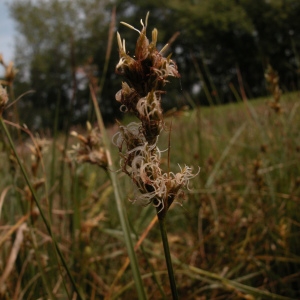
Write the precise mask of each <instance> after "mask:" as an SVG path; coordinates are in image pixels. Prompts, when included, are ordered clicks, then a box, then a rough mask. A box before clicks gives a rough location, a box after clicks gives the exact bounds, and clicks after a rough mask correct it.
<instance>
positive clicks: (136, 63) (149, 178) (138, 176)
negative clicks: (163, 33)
mask: <svg viewBox="0 0 300 300" xmlns="http://www.w3.org/2000/svg"><path fill="white" fill-rule="evenodd" d="M148 17H149V12H148V13H147V15H146V18H145V23H144V22H143V20H141V21H140V23H141V25H142V29H141V31H139V30H137V29H136V28H134V27H133V26H131V25H129V24H127V23H125V22H121V23H122V24H124V25H125V26H127V27H129V28H131V29H133V30H135V31H137V32H139V37H138V39H137V43H136V48H135V56H134V57H130V56H129V55H128V54H126V50H125V40H123V42H122V40H121V36H120V34H119V33H117V39H118V45H119V53H120V60H119V62H118V64H117V66H116V71H117V73H118V74H120V75H123V76H124V77H125V81H124V82H123V83H122V89H121V90H120V91H118V92H117V93H116V100H117V101H118V102H120V105H121V107H120V108H121V110H122V111H123V112H126V111H130V112H133V113H134V114H135V115H136V116H137V117H138V118H139V120H140V122H141V123H134V122H133V123H130V124H128V125H127V126H122V125H119V132H117V133H116V134H115V135H114V136H113V139H112V142H113V143H114V144H115V145H116V146H117V147H118V149H119V152H120V156H121V159H120V165H121V170H122V171H123V172H124V173H126V174H127V175H128V176H129V177H130V178H131V179H132V182H133V183H134V184H135V186H136V189H137V193H138V195H137V196H136V199H135V200H134V201H133V202H139V203H141V204H142V205H147V204H149V203H152V204H153V206H155V207H156V209H157V213H158V216H159V217H160V218H164V216H165V215H166V213H167V211H168V209H169V207H170V205H171V204H172V202H173V201H174V199H175V198H176V196H177V195H178V194H179V191H180V190H181V189H183V188H188V184H189V180H190V179H192V178H193V177H195V176H196V175H197V174H198V173H199V172H198V173H197V174H193V173H192V169H191V168H190V167H188V166H185V167H184V168H181V167H180V166H179V168H180V172H178V173H176V174H175V173H173V172H170V171H169V170H168V172H164V171H163V170H162V168H161V163H162V159H161V153H162V151H161V150H160V149H159V148H158V147H157V141H158V137H159V134H160V132H161V131H162V129H163V128H164V127H165V126H164V121H163V112H162V108H161V95H162V94H163V93H164V91H163V88H164V86H165V85H166V83H167V82H168V77H170V76H172V77H179V76H180V75H179V73H178V70H177V66H176V64H175V62H174V61H173V60H172V59H171V56H170V55H169V56H168V57H164V56H163V53H164V51H165V50H166V48H167V47H168V44H167V45H166V46H165V47H164V48H163V49H162V50H161V51H160V52H159V51H158V50H157V49H156V43H157V36H158V31H157V29H153V31H152V41H151V43H149V40H148V38H147V36H146V28H147V25H148Z"/></svg>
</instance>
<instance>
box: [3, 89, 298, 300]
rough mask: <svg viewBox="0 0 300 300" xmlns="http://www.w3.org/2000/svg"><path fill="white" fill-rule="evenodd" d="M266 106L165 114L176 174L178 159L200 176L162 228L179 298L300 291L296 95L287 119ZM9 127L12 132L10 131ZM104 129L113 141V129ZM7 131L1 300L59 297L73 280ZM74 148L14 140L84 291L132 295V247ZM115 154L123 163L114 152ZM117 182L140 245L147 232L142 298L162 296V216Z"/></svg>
mask: <svg viewBox="0 0 300 300" xmlns="http://www.w3.org/2000/svg"><path fill="white" fill-rule="evenodd" d="M268 101H271V98H270V99H260V100H256V101H251V102H245V103H239V104H229V105H225V106H217V107H209V108H195V109H193V110H189V111H184V112H180V113H177V114H178V115H177V116H176V117H169V119H167V122H169V123H170V122H171V121H172V130H171V131H170V132H165V133H164V135H165V136H166V138H165V139H161V140H162V142H161V143H162V147H167V146H168V145H167V142H164V141H167V140H168V135H169V134H170V135H171V140H172V143H171V151H170V162H171V168H173V167H174V166H173V165H176V164H177V163H179V164H182V163H187V164H189V165H193V166H195V167H197V166H198V165H200V166H201V173H200V175H199V176H197V178H195V179H194V180H193V181H192V182H191V184H190V190H189V191H188V192H186V193H185V195H183V196H182V197H181V198H179V199H177V200H176V201H175V203H174V204H173V206H172V209H171V211H170V212H169V214H168V218H167V221H166V226H167V228H168V231H169V242H170V249H171V254H172V256H173V263H174V269H175V274H176V275H175V276H176V279H177V287H178V293H179V296H182V297H183V296H184V298H185V299H196V298H199V299H297V298H298V297H299V295H300V294H299V290H300V289H299V276H300V274H299V263H300V258H299V248H300V245H299V226H300V223H299V219H300V218H299V210H298V206H299V201H300V176H299V175H300V172H299V168H300V167H299V156H300V144H299V122H300V120H299V115H300V114H299V94H298V93H294V94H287V95H284V97H282V100H281V107H282V110H281V113H280V114H277V113H276V112H274V111H273V110H272V109H271V108H270V106H269V105H268ZM8 125H9V124H8ZM9 130H10V131H11V132H12V133H16V129H15V128H13V127H12V126H10V128H9ZM108 132H109V133H110V136H112V133H113V132H114V131H113V129H110V130H108ZM3 134H4V133H3V132H2V138H1V183H0V184H1V198H0V200H1V202H0V204H1V206H0V207H1V210H0V212H1V227H0V228H1V240H0V243H1V265H0V268H1V274H2V276H1V281H0V282H1V295H2V296H1V297H2V299H38V298H44V297H46V294H47V290H51V291H52V294H53V295H54V297H55V298H54V299H64V298H65V297H66V294H65V293H66V292H65V289H64V285H66V288H67V289H69V290H72V289H71V288H70V283H69V280H68V278H67V276H66V274H65V270H64V269H63V268H62V266H61V265H60V263H58V262H57V258H56V254H55V250H54V248H53V245H52V243H51V236H49V233H48V232H47V230H46V228H45V224H44V222H43V220H42V219H41V216H40V214H39V212H38V210H37V209H36V206H35V203H34V201H33V199H32V194H31V193H30V191H29V190H28V185H27V184H26V182H25V181H24V178H23V176H22V174H21V171H20V166H19V165H18V164H17V163H16V158H15V155H14V154H13V153H12V151H11V150H10V147H9V145H8V142H7V138H6V137H4V135H3ZM16 134H17V133H16ZM74 143H76V139H75V138H71V139H70V140H69V144H68V145H67V146H65V145H64V137H63V136H58V137H56V138H53V137H48V136H39V137H38V136H34V137H31V138H29V137H28V136H26V135H24V134H21V138H20V140H17V141H16V144H17V149H18V153H19V155H20V159H21V162H22V164H23V166H24V168H26V170H27V172H28V174H29V177H30V181H31V183H32V185H33V187H34V190H35V192H36V194H37V197H38V199H39V201H40V205H41V208H42V210H43V211H44V213H45V214H46V216H47V218H49V220H50V219H51V224H52V225H51V226H52V231H53V234H54V235H55V237H56V239H57V242H58V245H59V247H60V248H61V251H62V252H63V254H64V256H65V257H66V261H67V265H68V267H69V268H70V271H71V273H72V274H73V276H74V280H75V282H76V284H77V285H78V287H79V288H80V290H81V291H82V293H83V295H85V297H86V298H87V299H104V298H105V297H106V298H107V297H108V296H107V295H110V296H109V298H107V299H117V298H120V299H133V298H134V297H135V296H133V295H135V289H134V284H133V281H132V277H131V276H132V275H131V270H130V268H127V269H126V270H125V269H122V265H123V264H124V261H125V260H126V258H127V255H126V253H127V252H126V249H125V248H124V240H123V234H122V230H121V229H120V225H119V220H118V215H117V212H116V210H117V209H116V207H115V202H114V200H113V198H114V194H113V189H112V185H111V182H110V180H109V178H108V177H107V174H106V172H105V171H104V170H101V169H99V168H98V166H93V165H88V164H77V163H75V162H74V161H71V160H70V158H69V156H68V155H65V154H64V153H68V151H69V150H70V149H71V145H72V144H74ZM64 147H66V149H64ZM64 150H66V151H64ZM113 159H114V160H116V161H117V160H118V157H117V155H116V153H114V154H113ZM165 164H166V166H167V156H165ZM175 167H176V166H175ZM118 181H119V184H120V187H121V190H122V198H124V199H125V200H126V201H125V203H126V210H127V212H128V218H129V222H130V227H131V230H132V234H133V236H132V238H133V240H134V241H135V242H137V240H138V239H139V237H141V236H143V235H144V234H145V235H146V236H145V237H144V240H143V243H142V244H141V245H140V247H139V248H138V249H137V250H136V251H137V257H138V263H139V267H140V270H141V273H142V278H143V284H144V287H145V290H146V293H147V296H148V298H149V299H158V298H159V299H160V298H166V299H167V298H168V297H169V296H168V295H169V293H170V292H169V290H168V288H166V282H167V275H166V271H165V265H164V259H163V253H162V247H161V244H160V243H161V242H160V239H159V231H158V228H157V226H155V225H154V224H153V222H155V221H154V220H155V218H156V216H155V210H154V209H153V207H152V206H148V207H140V206H137V205H132V203H130V202H129V201H127V199H128V198H131V199H132V197H133V193H132V185H131V183H130V181H129V180H128V179H127V178H126V177H124V176H122V175H121V174H118ZM153 219H154V220H153ZM149 226H151V228H150V229H149V228H148V227H149ZM121 270H122V271H121ZM120 272H122V276H120ZM113 282H114V285H113V286H112V283H113ZM271 293H272V294H271Z"/></svg>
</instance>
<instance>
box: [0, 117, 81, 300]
mask: <svg viewBox="0 0 300 300" xmlns="http://www.w3.org/2000/svg"><path fill="white" fill-rule="evenodd" d="M0 125H1V127H2V129H3V131H4V132H5V135H6V137H7V139H8V141H9V144H10V147H11V149H12V151H13V152H14V154H15V156H16V159H17V162H18V165H19V166H20V169H21V172H22V174H23V176H24V179H25V181H26V183H27V185H28V188H29V190H30V192H31V194H32V197H33V199H34V202H35V204H36V206H37V208H38V210H39V213H40V215H41V218H42V220H43V222H44V224H45V226H46V229H47V231H48V233H49V235H50V236H51V239H52V242H53V244H54V247H55V250H56V252H57V254H58V256H59V257H60V259H61V262H62V264H63V266H64V268H65V269H66V272H67V274H68V277H69V279H70V281H71V283H72V286H73V288H74V291H75V292H76V293H77V295H78V298H79V299H84V297H83V296H82V295H81V293H79V290H78V288H77V286H76V283H75V281H74V278H73V276H72V274H71V272H70V270H69V267H68V265H67V263H66V261H65V258H64V256H63V254H62V252H61V251H60V248H59V247H58V244H57V242H56V239H55V237H54V235H53V232H52V229H51V225H50V223H49V221H48V220H47V219H46V217H45V215H44V212H43V210H42V207H41V205H40V203H39V201H38V198H37V195H36V193H35V190H34V188H33V186H32V184H31V182H30V180H29V177H28V175H27V172H26V170H25V168H24V166H23V164H22V162H21V159H20V157H19V155H18V152H17V150H16V148H15V145H14V142H13V140H12V138H11V135H10V133H9V131H8V129H7V127H6V125H5V123H4V120H3V118H2V117H0ZM58 264H59V263H58ZM66 291H67V290H66ZM67 292H68V291H67Z"/></svg>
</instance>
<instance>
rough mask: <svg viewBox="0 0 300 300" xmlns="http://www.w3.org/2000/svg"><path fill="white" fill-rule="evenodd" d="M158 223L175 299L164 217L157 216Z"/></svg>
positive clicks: (174, 299)
mask: <svg viewBox="0 0 300 300" xmlns="http://www.w3.org/2000/svg"><path fill="white" fill-rule="evenodd" d="M158 223H159V228H160V234H161V239H162V242H163V247H164V253H165V259H166V264H167V269H168V275H169V281H170V286H171V291H172V297H173V300H176V299H178V293H177V287H176V282H175V276H174V272H173V266H172V260H171V254H170V248H169V242H168V236H167V232H166V227H165V218H159V217H158Z"/></svg>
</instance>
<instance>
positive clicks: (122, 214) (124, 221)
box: [90, 86, 146, 299]
mask: <svg viewBox="0 0 300 300" xmlns="http://www.w3.org/2000/svg"><path fill="white" fill-rule="evenodd" d="M90 91H91V96H92V100H93V103H94V108H95V113H96V117H97V121H98V126H99V128H100V130H101V133H102V138H103V144H104V147H105V149H106V155H107V160H108V166H109V169H110V170H114V169H115V168H114V165H113V161H112V159H111V155H110V153H111V151H110V142H109V139H108V136H107V133H106V130H105V126H104V123H103V119H102V115H101V112H100V109H99V106H98V103H97V98H96V95H95V92H94V90H93V87H92V86H90ZM109 176H110V179H111V182H112V185H113V189H114V194H115V201H116V206H117V211H118V214H119V219H120V223H121V227H122V230H123V234H124V239H125V244H126V247H127V251H128V256H129V259H130V264H131V270H132V273H133V278H134V281H135V285H136V289H137V293H138V297H139V299H146V294H145V291H144V287H143V282H142V277H141V274H140V271H139V267H138V262H137V258H136V255H135V251H134V248H133V243H132V239H131V235H130V229H129V221H128V216H127V213H126V211H125V208H124V203H123V201H122V199H121V196H120V190H119V185H118V179H117V176H116V173H115V172H114V171H109Z"/></svg>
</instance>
